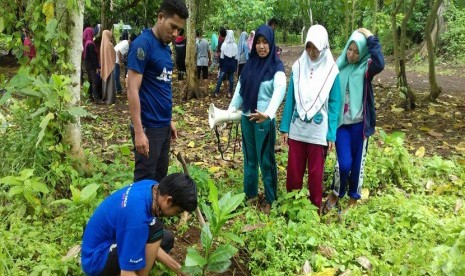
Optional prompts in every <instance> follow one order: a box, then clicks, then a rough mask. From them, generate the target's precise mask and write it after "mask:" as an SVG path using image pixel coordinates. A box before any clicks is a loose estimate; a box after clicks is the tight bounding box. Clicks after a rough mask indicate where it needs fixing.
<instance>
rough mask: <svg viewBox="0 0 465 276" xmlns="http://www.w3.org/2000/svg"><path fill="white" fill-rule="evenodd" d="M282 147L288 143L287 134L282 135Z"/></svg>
mask: <svg viewBox="0 0 465 276" xmlns="http://www.w3.org/2000/svg"><path fill="white" fill-rule="evenodd" d="M282 135H283V145H287V144H288V143H289V134H288V133H283V134H282Z"/></svg>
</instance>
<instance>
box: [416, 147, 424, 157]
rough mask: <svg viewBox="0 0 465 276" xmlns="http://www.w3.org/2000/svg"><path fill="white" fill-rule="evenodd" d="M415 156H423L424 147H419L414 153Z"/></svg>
mask: <svg viewBox="0 0 465 276" xmlns="http://www.w3.org/2000/svg"><path fill="white" fill-rule="evenodd" d="M415 156H417V157H420V158H422V157H423V156H425V147H419V148H418V150H417V151H416V152H415Z"/></svg>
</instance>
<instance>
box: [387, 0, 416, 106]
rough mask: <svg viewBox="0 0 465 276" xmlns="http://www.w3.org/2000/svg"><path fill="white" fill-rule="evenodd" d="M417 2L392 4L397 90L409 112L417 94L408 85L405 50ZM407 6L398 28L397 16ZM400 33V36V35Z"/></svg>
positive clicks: (395, 0) (395, 1) (395, 2)
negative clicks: (408, 28)
mask: <svg viewBox="0 0 465 276" xmlns="http://www.w3.org/2000/svg"><path fill="white" fill-rule="evenodd" d="M415 3H416V0H411V1H410V3H406V2H405V1H404V0H394V1H393V2H392V12H391V23H392V25H391V26H392V27H391V28H392V38H393V43H394V57H395V61H396V74H397V88H398V89H399V91H400V93H401V95H403V97H404V99H405V102H404V104H405V108H406V109H407V110H411V109H414V108H415V106H416V104H415V93H414V92H413V90H412V89H411V88H410V86H409V85H408V81H407V72H406V65H405V62H406V54H405V49H406V45H407V22H408V20H409V18H410V16H411V15H412V12H413V7H415ZM404 5H408V6H407V11H406V12H405V14H404V15H403V18H402V21H401V25H400V27H399V28H398V26H397V16H398V15H399V14H400V9H401V8H402V7H403V6H404ZM399 32H400V35H399Z"/></svg>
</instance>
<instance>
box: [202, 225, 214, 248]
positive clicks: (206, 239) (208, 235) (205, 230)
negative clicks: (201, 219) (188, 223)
mask: <svg viewBox="0 0 465 276" xmlns="http://www.w3.org/2000/svg"><path fill="white" fill-rule="evenodd" d="M200 240H201V241H202V246H203V248H204V250H205V252H209V251H210V248H211V246H212V242H213V236H212V232H211V231H210V224H209V223H206V224H205V225H204V226H203V227H202V233H201V234H200Z"/></svg>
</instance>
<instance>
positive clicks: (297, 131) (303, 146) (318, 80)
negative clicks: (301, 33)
mask: <svg viewBox="0 0 465 276" xmlns="http://www.w3.org/2000/svg"><path fill="white" fill-rule="evenodd" d="M340 95H341V93H340V85H339V70H338V67H337V65H336V62H335V61H334V58H333V55H332V54H331V51H330V49H329V42H328V32H327V31H326V29H325V28H324V27H323V26H321V25H314V26H312V27H310V29H309V30H308V33H307V39H306V40H305V50H304V52H303V53H302V56H301V57H300V58H299V59H298V60H297V61H296V62H295V63H294V65H293V66H292V74H291V80H290V82H289V89H288V92H287V97H286V104H285V107H284V111H283V117H282V121H281V125H280V131H281V132H282V133H283V142H284V143H285V144H288V145H289V155H288V164H287V180H286V189H287V191H291V190H296V189H302V183H303V176H304V174H305V169H306V165H307V164H308V189H309V191H310V201H311V202H312V203H313V204H314V205H315V206H316V207H317V208H318V210H319V209H320V207H321V201H322V196H323V172H324V161H325V156H326V151H327V150H332V149H333V148H334V142H335V141H336V129H337V127H338V119H339V112H340V110H341V105H342V99H341V96H340Z"/></svg>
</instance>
